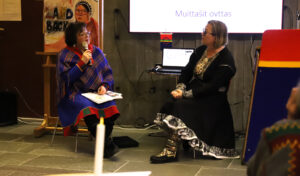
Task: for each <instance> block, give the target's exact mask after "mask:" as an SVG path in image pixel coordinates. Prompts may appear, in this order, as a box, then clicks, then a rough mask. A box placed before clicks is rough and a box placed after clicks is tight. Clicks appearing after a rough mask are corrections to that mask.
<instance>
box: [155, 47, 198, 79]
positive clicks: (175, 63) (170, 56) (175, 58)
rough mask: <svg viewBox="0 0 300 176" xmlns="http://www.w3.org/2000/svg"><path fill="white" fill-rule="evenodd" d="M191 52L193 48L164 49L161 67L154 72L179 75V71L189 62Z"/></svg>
mask: <svg viewBox="0 0 300 176" xmlns="http://www.w3.org/2000/svg"><path fill="white" fill-rule="evenodd" d="M193 52H194V49H193V48H164V49H163V51H162V66H161V68H158V69H157V70H156V71H157V72H161V73H179V74H180V73H181V69H182V68H184V67H185V66H186V64H187V63H188V62H189V60H190V56H191V55H192V53H193Z"/></svg>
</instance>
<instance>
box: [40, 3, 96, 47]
mask: <svg viewBox="0 0 300 176" xmlns="http://www.w3.org/2000/svg"><path fill="white" fill-rule="evenodd" d="M75 21H79V22H84V23H86V24H87V29H88V31H90V32H91V44H93V45H96V46H99V30H98V29H99V24H98V21H99V3H98V0H45V1H44V51H45V52H58V51H60V50H61V49H62V48H64V47H65V46H66V44H65V40H64V30H65V29H66V27H67V25H68V23H69V22H75Z"/></svg>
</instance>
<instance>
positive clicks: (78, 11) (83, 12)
mask: <svg viewBox="0 0 300 176" xmlns="http://www.w3.org/2000/svg"><path fill="white" fill-rule="evenodd" d="M75 12H76V13H81V14H87V10H79V9H76V10H75Z"/></svg>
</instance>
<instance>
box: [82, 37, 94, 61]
mask: <svg viewBox="0 0 300 176" xmlns="http://www.w3.org/2000/svg"><path fill="white" fill-rule="evenodd" d="M81 44H82V47H83V48H84V51H86V50H88V49H89V46H88V43H87V42H86V41H84V42H82V43H81ZM87 65H92V61H91V60H89V61H88V63H87Z"/></svg>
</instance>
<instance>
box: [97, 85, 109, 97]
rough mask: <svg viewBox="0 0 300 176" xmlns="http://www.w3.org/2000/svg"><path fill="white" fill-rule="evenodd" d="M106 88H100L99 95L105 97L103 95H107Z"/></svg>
mask: <svg viewBox="0 0 300 176" xmlns="http://www.w3.org/2000/svg"><path fill="white" fill-rule="evenodd" d="M106 91H107V90H106V88H105V87H104V86H100V87H99V88H98V94H99V95H103V94H105V93H106Z"/></svg>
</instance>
